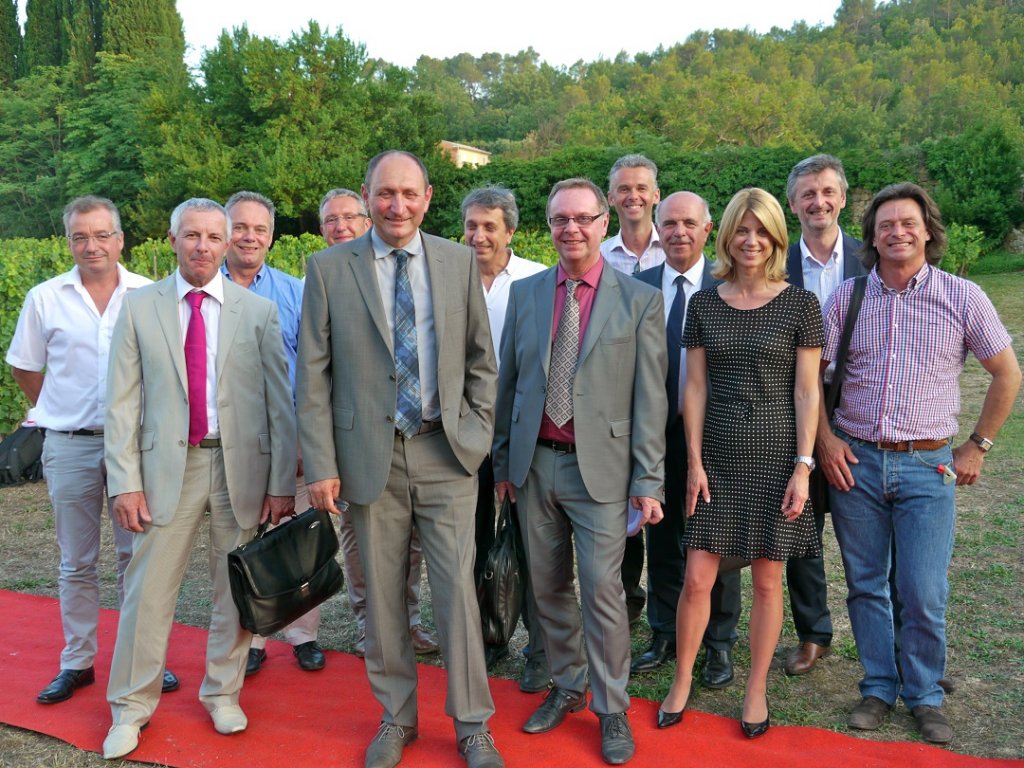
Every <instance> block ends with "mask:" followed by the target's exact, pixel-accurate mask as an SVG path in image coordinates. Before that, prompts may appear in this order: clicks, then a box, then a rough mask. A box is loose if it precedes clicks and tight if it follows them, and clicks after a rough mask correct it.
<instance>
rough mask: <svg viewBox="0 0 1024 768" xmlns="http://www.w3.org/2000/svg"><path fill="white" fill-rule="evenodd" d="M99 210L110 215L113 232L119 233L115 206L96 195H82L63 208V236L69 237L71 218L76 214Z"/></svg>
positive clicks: (119, 226) (118, 220)
mask: <svg viewBox="0 0 1024 768" xmlns="http://www.w3.org/2000/svg"><path fill="white" fill-rule="evenodd" d="M100 208H102V209H104V210H105V211H107V213H109V214H110V218H111V219H112V220H113V222H114V231H116V232H120V231H121V214H120V213H118V211H117V206H116V205H114V204H113V203H112V202H111V201H110V200H108V199H107V198H105V197H99V196H98V195H83V196H82V197H76V198H75V199H74V200H72V201H71V202H70V203H68V204H67V205H65V206H64V236H65V237H71V217H72V216H74V215H75V214H76V213H78V214H82V213H89V212H90V211H96V210H99V209H100Z"/></svg>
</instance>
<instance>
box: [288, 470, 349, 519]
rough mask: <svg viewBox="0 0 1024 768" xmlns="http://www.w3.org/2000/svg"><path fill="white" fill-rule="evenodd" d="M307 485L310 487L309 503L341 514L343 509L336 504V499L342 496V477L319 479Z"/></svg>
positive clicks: (333, 513) (332, 512)
mask: <svg viewBox="0 0 1024 768" xmlns="http://www.w3.org/2000/svg"><path fill="white" fill-rule="evenodd" d="M306 487H307V488H308V489H309V503H310V504H312V505H313V506H314V507H315V508H316V509H322V510H324V511H326V512H330V513H331V514H332V515H340V514H341V510H340V509H338V505H337V504H335V499H338V498H340V497H341V478H338V477H329V478H327V479H326V480H317V481H316V482H315V483H310V484H309V485H308V486H306ZM293 503H294V500H293Z"/></svg>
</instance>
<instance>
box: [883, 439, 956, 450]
mask: <svg viewBox="0 0 1024 768" xmlns="http://www.w3.org/2000/svg"><path fill="white" fill-rule="evenodd" d="M874 445H875V448H877V449H878V450H880V451H895V452H896V453H909V452H910V451H937V450H939V449H940V448H945V447H946V446H947V445H949V440H900V441H899V442H897V443H881V442H879V443H875V444H874Z"/></svg>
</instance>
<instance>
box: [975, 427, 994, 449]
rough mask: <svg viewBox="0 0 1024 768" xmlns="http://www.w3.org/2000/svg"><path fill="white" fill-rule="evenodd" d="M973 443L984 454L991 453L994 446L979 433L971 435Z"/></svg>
mask: <svg viewBox="0 0 1024 768" xmlns="http://www.w3.org/2000/svg"><path fill="white" fill-rule="evenodd" d="M971 442H972V443H975V444H976V445H977V446H978V447H979V448H981V450H982V452H983V453H988V452H989V451H991V450H992V446H993V445H994V443H993V442H992V441H991V440H989V439H988V438H987V437H982V436H981V435H979V434H978V433H977V432H972V433H971Z"/></svg>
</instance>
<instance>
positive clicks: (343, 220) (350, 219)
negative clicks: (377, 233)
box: [324, 213, 369, 227]
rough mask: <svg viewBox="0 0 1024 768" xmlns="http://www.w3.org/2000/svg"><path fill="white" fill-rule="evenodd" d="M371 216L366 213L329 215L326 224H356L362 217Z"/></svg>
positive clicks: (331, 225) (330, 225)
mask: <svg viewBox="0 0 1024 768" xmlns="http://www.w3.org/2000/svg"><path fill="white" fill-rule="evenodd" d="M366 218H369V217H368V216H367V215H366V214H365V213H346V214H345V215H344V216H328V217H327V218H326V219H324V225H325V226H328V227H333V226H335V225H337V224H354V223H356V222H357V221H359V220H361V219H366Z"/></svg>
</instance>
